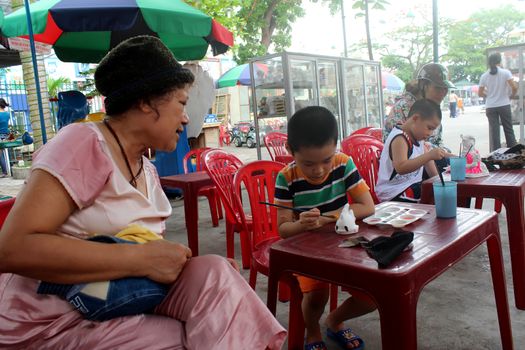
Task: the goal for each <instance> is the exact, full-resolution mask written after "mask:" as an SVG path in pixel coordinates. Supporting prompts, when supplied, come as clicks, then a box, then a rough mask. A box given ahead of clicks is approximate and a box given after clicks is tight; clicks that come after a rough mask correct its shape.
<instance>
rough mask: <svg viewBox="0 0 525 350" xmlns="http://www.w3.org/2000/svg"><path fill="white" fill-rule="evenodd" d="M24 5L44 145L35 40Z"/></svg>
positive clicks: (29, 16) (43, 124) (44, 125)
mask: <svg viewBox="0 0 525 350" xmlns="http://www.w3.org/2000/svg"><path fill="white" fill-rule="evenodd" d="M24 5H25V8H26V18H27V29H28V31H29V46H30V47H31V58H32V60H33V72H34V74H35V85H36V97H37V100H38V113H39V114H40V127H41V128H42V142H43V143H44V144H45V143H46V142H47V133H46V123H45V122H44V109H43V107H42V95H41V93H40V79H38V66H37V62H36V48H35V38H34V37H33V25H32V24H31V11H30V10H29V0H24Z"/></svg>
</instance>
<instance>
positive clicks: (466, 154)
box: [465, 145, 474, 158]
mask: <svg viewBox="0 0 525 350" xmlns="http://www.w3.org/2000/svg"><path fill="white" fill-rule="evenodd" d="M472 147H474V145H470V148H469V149H468V151H467V153H465V158H467V156H468V154H469V153H470V151H471V150H472Z"/></svg>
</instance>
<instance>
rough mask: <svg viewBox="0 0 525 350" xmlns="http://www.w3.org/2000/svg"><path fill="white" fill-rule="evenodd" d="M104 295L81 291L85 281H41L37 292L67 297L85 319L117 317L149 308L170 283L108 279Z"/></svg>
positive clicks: (106, 238)
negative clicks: (99, 295)
mask: <svg viewBox="0 0 525 350" xmlns="http://www.w3.org/2000/svg"><path fill="white" fill-rule="evenodd" d="M89 240H91V241H97V242H103V243H127V244H135V243H134V242H129V241H126V240H123V239H120V238H117V237H110V236H96V237H93V238H90V239H89ZM107 283H109V286H108V289H107V295H106V299H100V298H97V297H94V296H92V295H87V294H85V293H83V292H82V291H83V290H84V288H85V287H86V286H87V285H88V284H74V285H72V284H58V283H48V282H44V281H42V282H41V283H40V285H39V287H38V290H37V293H38V294H54V295H58V296H60V297H62V298H64V299H66V300H67V301H68V302H69V303H71V305H73V306H74V307H75V308H76V309H77V310H78V311H79V312H80V313H81V314H83V316H84V317H85V318H86V319H88V320H93V321H105V320H109V319H112V318H116V317H122V316H129V315H137V314H143V313H148V312H151V311H152V310H153V309H154V308H155V307H156V306H157V305H158V304H160V303H161V302H162V300H163V299H164V297H165V296H166V295H167V293H168V290H169V286H168V285H165V284H161V283H158V282H155V281H152V280H150V279H149V278H146V277H127V278H121V279H118V280H112V281H108V282H107Z"/></svg>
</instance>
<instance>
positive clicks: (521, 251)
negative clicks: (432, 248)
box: [421, 169, 525, 310]
mask: <svg viewBox="0 0 525 350" xmlns="http://www.w3.org/2000/svg"><path fill="white" fill-rule="evenodd" d="M434 181H436V180H435V179H429V180H427V181H424V182H423V186H422V193H421V203H433V202H434V191H433V189H432V182H434ZM457 186H458V201H459V202H460V203H461V202H462V199H464V198H468V197H482V198H494V199H499V200H500V201H501V202H502V203H503V204H504V205H505V209H506V211H507V231H508V232H509V246H510V260H511V265H512V281H513V283H514V300H515V303H516V307H517V308H518V309H520V310H525V218H524V217H523V210H524V208H523V196H524V195H525V169H515V170H498V171H494V172H491V173H490V174H489V176H485V177H478V178H467V179H465V181H459V182H457Z"/></svg>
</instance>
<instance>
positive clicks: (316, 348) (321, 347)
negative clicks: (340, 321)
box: [304, 341, 328, 350]
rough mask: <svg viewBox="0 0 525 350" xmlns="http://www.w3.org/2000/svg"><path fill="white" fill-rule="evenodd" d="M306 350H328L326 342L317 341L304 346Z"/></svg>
mask: <svg viewBox="0 0 525 350" xmlns="http://www.w3.org/2000/svg"><path fill="white" fill-rule="evenodd" d="M304 350H328V348H327V347H326V344H325V343H324V341H316V342H313V343H308V344H304Z"/></svg>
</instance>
